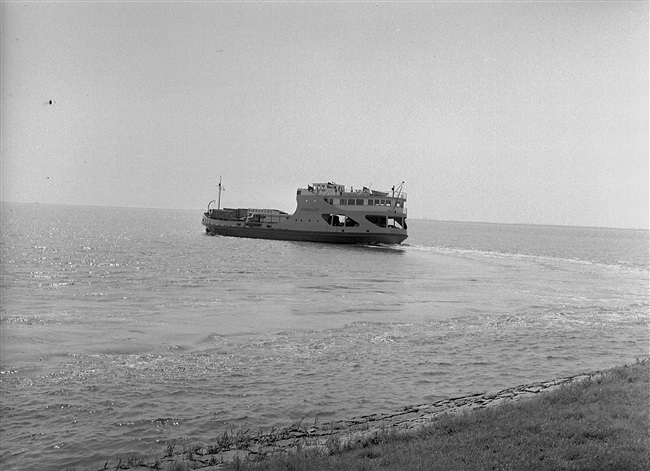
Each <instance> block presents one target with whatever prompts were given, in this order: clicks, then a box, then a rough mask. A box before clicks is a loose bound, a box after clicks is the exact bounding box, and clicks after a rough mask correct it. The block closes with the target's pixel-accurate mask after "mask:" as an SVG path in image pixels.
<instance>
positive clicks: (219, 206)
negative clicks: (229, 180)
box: [217, 177, 223, 209]
mask: <svg viewBox="0 0 650 471" xmlns="http://www.w3.org/2000/svg"><path fill="white" fill-rule="evenodd" d="M222 189H223V188H222V187H221V177H219V198H218V199H217V209H221V190H222Z"/></svg>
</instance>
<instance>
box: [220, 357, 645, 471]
mask: <svg viewBox="0 0 650 471" xmlns="http://www.w3.org/2000/svg"><path fill="white" fill-rule="evenodd" d="M649 409H650V366H649V365H648V362H647V361H643V362H639V363H637V364H635V365H632V366H625V367H619V368H614V369H612V370H610V371H608V372H606V373H605V374H604V375H601V376H598V377H595V378H593V379H590V380H586V381H579V382H574V383H571V384H568V385H565V386H562V387H561V388H559V389H557V390H555V391H551V392H548V393H544V394H540V395H538V396H536V397H535V398H533V399H531V400H526V401H518V402H513V403H509V404H504V405H501V406H498V407H492V408H487V409H483V410H478V411H472V412H468V413H463V414H461V415H454V414H444V415H442V416H441V417H438V418H437V419H435V420H434V421H433V422H432V423H431V424H430V425H429V426H428V427H426V428H425V429H424V430H421V431H419V432H418V433H417V434H414V435H410V436H409V435H402V436H394V435H393V434H391V433H390V432H388V433H386V434H384V435H380V436H378V437H374V438H373V439H371V440H369V441H368V442H365V443H360V444H356V446H354V447H348V449H343V450H337V451H335V452H334V453H332V452H330V453H329V454H323V453H319V452H313V451H312V452H303V453H297V454H293V455H287V456H276V457H273V458H271V459H266V460H264V461H263V462H259V463H241V462H235V463H232V464H230V465H229V468H228V469H246V470H287V469H291V470H317V469H322V470H329V469H331V470H363V469H368V470H370V469H372V470H416V469H426V470H486V469H499V470H501V469H511V470H524V469H525V470H535V469H539V470H633V469H639V470H641V469H650V434H649V424H650V417H649Z"/></svg>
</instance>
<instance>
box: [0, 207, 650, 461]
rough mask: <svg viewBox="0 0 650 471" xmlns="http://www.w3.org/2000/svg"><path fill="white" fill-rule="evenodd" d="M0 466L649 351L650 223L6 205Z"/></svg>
mask: <svg viewBox="0 0 650 471" xmlns="http://www.w3.org/2000/svg"><path fill="white" fill-rule="evenodd" d="M0 206H1V214H0V216H1V218H2V219H1V220H2V225H1V230H2V239H1V244H2V272H1V274H2V279H1V281H2V283H1V291H0V293H1V310H0V335H1V339H0V341H1V343H0V345H1V350H0V353H1V356H0V394H1V400H2V405H1V407H2V409H1V410H2V416H1V421H0V450H1V455H0V467H1V468H2V469H3V470H48V469H52V470H58V469H99V468H102V467H103V466H104V464H105V463H106V461H109V462H113V463H115V462H116V461H117V459H118V457H123V458H124V457H132V456H144V457H151V458H155V457H157V456H162V455H163V454H164V452H165V450H166V446H167V444H169V443H173V444H174V446H175V447H176V449H182V448H183V447H184V446H189V445H194V444H199V443H204V444H209V443H211V442H214V440H215V439H216V437H218V436H220V435H222V434H223V433H224V432H232V431H236V430H249V433H251V434H255V433H258V432H268V431H270V430H272V429H273V428H274V427H283V426H289V425H291V424H293V423H301V424H302V425H309V424H312V423H318V424H323V423H326V422H328V421H333V420H341V419H348V418H353V417H358V416H362V415H367V414H373V413H388V412H392V411H396V410H399V409H400V408H402V407H404V406H408V405H417V404H426V403H431V402H435V401H437V400H440V399H443V398H449V397H458V396H463V395H470V394H476V393H482V392H496V391H499V390H501V389H505V388H508V387H511V386H516V385H520V384H526V383H530V382H536V381H543V380H550V379H554V378H559V377H565V376H568V375H574V374H578V373H581V372H589V371H595V370H600V369H605V368H610V367H613V366H617V365H623V364H631V363H634V362H636V361H637V360H638V359H644V358H648V356H649V353H650V330H649V320H650V315H649V309H650V305H649V298H650V293H649V280H650V278H649V253H648V251H649V233H648V231H647V230H623V229H602V228H584V227H557V226H534V225H504V224H479V223H464V222H444V221H431V220H409V238H408V239H407V240H406V241H405V243H403V244H402V245H399V246H341V245H327V244H316V243H307V242H305V243H302V242H288V241H268V240H253V239H239V238H229V237H221V236H214V237H213V236H208V235H206V234H205V233H204V230H203V227H202V226H201V223H200V222H201V216H202V212H201V210H196V211H188V210H163V209H134V208H108V207H81V206H59V205H43V204H40V205H37V204H10V203H2V204H1V205H0Z"/></svg>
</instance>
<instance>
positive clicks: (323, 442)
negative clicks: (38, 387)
mask: <svg viewBox="0 0 650 471" xmlns="http://www.w3.org/2000/svg"><path fill="white" fill-rule="evenodd" d="M603 374H604V372H603V371H594V372H590V373H582V374H578V375H574V376H569V377H565V378H559V379H554V380H551V381H542V382H537V383H531V384H524V385H520V386H515V387H512V388H508V389H504V390H502V391H499V392H496V393H482V394H474V395H471V396H463V397H455V398H450V399H443V400H440V401H436V402H434V403H430V404H420V405H414V406H407V407H404V408H402V409H401V410H398V411H394V412H391V413H385V414H371V415H365V416H360V417H354V418H352V419H348V420H339V421H333V422H325V423H318V422H316V423H313V424H310V425H307V424H303V423H302V422H301V423H296V424H292V425H290V426H288V427H283V428H279V429H272V430H271V431H269V432H268V433H259V434H256V435H252V434H250V433H249V431H243V430H236V431H232V432H224V433H223V434H222V435H221V436H219V437H217V439H216V440H215V442H214V443H211V444H209V445H205V444H196V445H192V446H190V447H188V446H187V445H184V446H182V449H177V444H174V443H170V444H168V445H167V450H166V453H165V454H164V456H162V457H160V458H157V459H155V461H150V460H147V459H143V458H139V457H130V458H124V457H121V458H119V462H118V468H119V469H131V470H138V471H144V470H150V469H167V467H169V466H170V465H171V464H172V463H185V464H187V465H188V467H189V468H190V469H203V470H205V471H213V470H220V469H223V468H224V466H225V464H226V463H229V462H232V461H234V460H237V459H239V460H259V459H263V458H264V457H266V456H269V455H273V454H277V453H292V452H296V451H299V450H314V451H321V452H324V453H328V452H333V451H337V450H342V449H346V448H349V447H352V446H354V445H356V444H363V443H372V442H373V440H374V439H376V438H377V437H378V436H379V435H380V434H387V433H388V434H390V433H393V434H409V433H416V432H418V431H419V430H421V429H422V428H423V427H425V426H426V425H427V424H428V423H430V422H431V421H432V420H433V419H434V418H435V417H437V416H439V415H441V414H449V413H462V412H466V411H471V410H476V409H483V408H486V407H493V406H496V405H499V404H503V403H507V402H512V401H518V400H525V399H527V398H531V397H534V396H536V395H537V394H540V393H544V392H547V391H552V390H554V389H556V388H558V387H560V386H562V385H565V384H568V383H571V382H575V381H584V380H587V379H591V378H595V377H598V376H600V375H603ZM107 466H109V465H108V464H107ZM103 469H107V468H106V466H105V467H104V468H103Z"/></svg>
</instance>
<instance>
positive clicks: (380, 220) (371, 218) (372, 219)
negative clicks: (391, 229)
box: [366, 215, 386, 227]
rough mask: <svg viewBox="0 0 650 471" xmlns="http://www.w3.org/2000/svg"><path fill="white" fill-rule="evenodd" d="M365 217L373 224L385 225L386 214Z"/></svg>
mask: <svg viewBox="0 0 650 471" xmlns="http://www.w3.org/2000/svg"><path fill="white" fill-rule="evenodd" d="M366 219H367V220H368V221H370V222H371V223H373V224H374V225H375V226H379V227H386V216H372V215H368V216H366Z"/></svg>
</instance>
